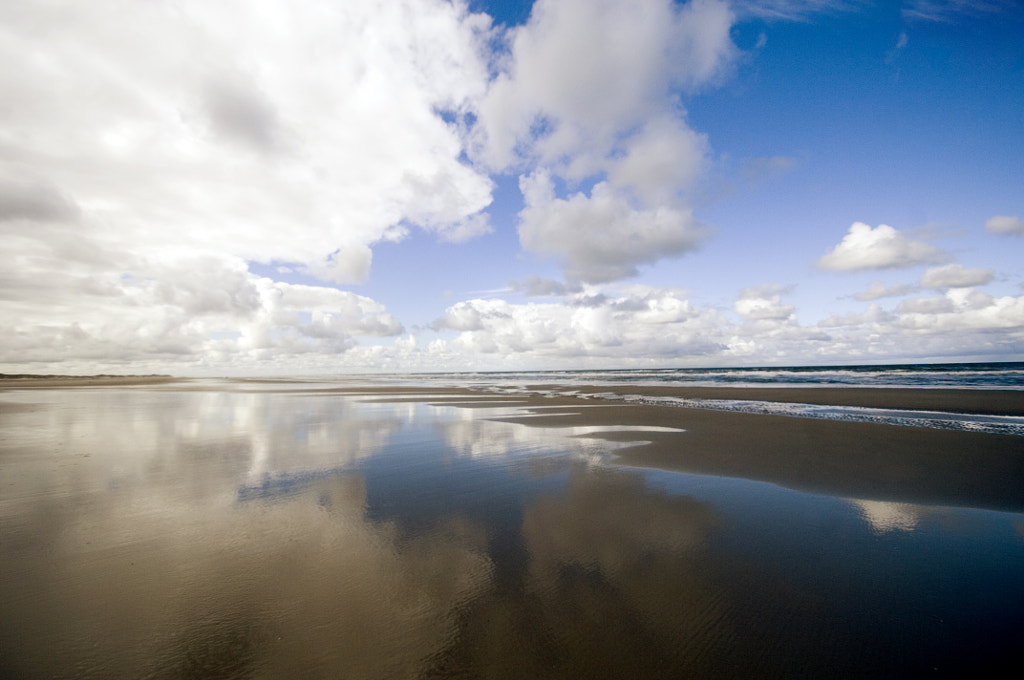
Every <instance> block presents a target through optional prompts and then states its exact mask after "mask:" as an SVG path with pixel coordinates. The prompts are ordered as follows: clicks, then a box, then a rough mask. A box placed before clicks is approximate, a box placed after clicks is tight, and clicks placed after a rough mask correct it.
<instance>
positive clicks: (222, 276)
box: [0, 0, 1024, 376]
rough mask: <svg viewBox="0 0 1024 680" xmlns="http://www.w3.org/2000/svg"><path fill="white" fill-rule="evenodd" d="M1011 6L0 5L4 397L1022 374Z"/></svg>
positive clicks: (1022, 54)
mask: <svg viewBox="0 0 1024 680" xmlns="http://www.w3.org/2000/svg"><path fill="white" fill-rule="evenodd" d="M1021 36H1024V6H1022V5H1021V4H1020V3H1018V2H1015V1H1014V0H1005V1H1003V0H978V1H976V2H971V1H968V0H904V1H903V2H883V1H882V0H818V1H815V2H811V1H800V0H767V1H765V2H754V1H753V0H733V1H727V0H689V2H673V1H672V0H647V1H645V2H638V1H636V0H632V1H630V0H536V1H535V2H529V1H526V0H521V1H512V0H505V1H499V0H493V1H488V0H468V1H467V0H454V1H449V0H347V1H345V0H287V1H286V0H219V1H218V2H208V1H206V0H146V1H143V0H118V1H114V0H94V1H90V2H87V3H86V2H79V1H77V0H22V1H19V2H7V3H0V256H2V258H3V259H2V266H0V328H3V330H4V339H3V341H2V342H0V372H5V373H70V374H78V373H84V374H91V373H170V374H174V375H182V376H233V375H239V376H241V375H333V374H344V373H365V372H419V371H431V372H446V371H482V370H488V371H489V370H498V371H504V370H508V371H514V370H544V369H599V368H634V367H635V368H655V367H657V368H674V367H718V366H771V365H786V366H792V365H836V364H865V363H867V364H886V363H901V362H946V361H1020V360H1024V160H1022V159H1024V40H1022V39H1021Z"/></svg>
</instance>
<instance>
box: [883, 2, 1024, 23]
mask: <svg viewBox="0 0 1024 680" xmlns="http://www.w3.org/2000/svg"><path fill="white" fill-rule="evenodd" d="M1017 9H1019V5H1018V3H1017V2H1016V0H908V1H907V2H906V3H904V6H903V8H902V10H901V12H902V14H903V16H904V17H905V18H907V19H921V20H925V21H941V22H950V21H953V20H954V19H955V18H956V17H958V16H961V15H967V16H979V15H985V14H990V15H991V14H999V13H1002V12H1008V11H1015V10H1017Z"/></svg>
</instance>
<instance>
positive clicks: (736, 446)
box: [346, 385, 1024, 512]
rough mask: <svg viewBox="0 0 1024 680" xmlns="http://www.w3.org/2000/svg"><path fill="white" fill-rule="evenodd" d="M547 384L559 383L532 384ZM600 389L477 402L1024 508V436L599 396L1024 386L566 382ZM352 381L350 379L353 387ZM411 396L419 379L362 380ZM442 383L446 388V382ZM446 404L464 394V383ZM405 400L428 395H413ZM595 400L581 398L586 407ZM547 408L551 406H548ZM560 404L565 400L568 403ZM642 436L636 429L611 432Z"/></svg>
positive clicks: (645, 449) (878, 494) (660, 453)
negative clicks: (408, 384)
mask: <svg viewBox="0 0 1024 680" xmlns="http://www.w3.org/2000/svg"><path fill="white" fill-rule="evenodd" d="M527 389H529V390H537V391H547V390H551V389H554V386H550V385H535V386H529V387H528V388H527ZM557 389H558V390H559V391H560V392H567V391H573V392H577V393H579V394H581V395H587V396H588V397H589V398H587V399H581V398H578V397H572V396H570V397H564V396H563V397H544V396H537V395H535V394H533V395H509V396H507V397H497V396H496V397H495V398H494V400H488V399H487V398H486V397H484V396H483V395H481V393H479V392H470V391H467V392H466V393H467V395H468V394H472V395H475V397H474V400H473V401H468V402H462V403H461V405H462V406H465V407H478V408H484V407H494V406H500V405H506V406H507V405H512V404H515V403H517V404H518V405H519V406H521V407H522V408H524V409H526V411H527V412H528V413H529V417H507V418H502V420H504V421H505V422H514V423H519V424H522V425H526V426H530V427H593V426H597V425H623V426H637V427H664V428H679V429H683V430H685V432H682V433H671V432H669V433H666V432H650V433H646V434H645V435H644V438H645V439H647V440H649V441H646V442H644V443H642V444H639V445H637V446H633V447H630V448H627V449H623V450H620V451H618V455H619V457H620V459H621V461H622V462H623V463H625V464H629V465H638V466H645V467H655V468H659V469H664V470H675V471H682V472H688V473H692V474H699V475H715V476H727V477H740V478H743V479H751V480H757V481H765V482H771V483H773V484H779V485H781V486H785V487H788V488H793V489H798V490H801V491H809V492H812V493H821V494H826V495H833V496H848V497H856V498H866V499H873V500H879V501H900V502H912V503H922V504H930V505H950V506H961V507H977V508H987V509H994V510H1005V511H1012V512H1020V511H1024V441H1022V439H1021V438H1020V437H1015V436H1005V435H994V434H981V433H972V432H959V431H943V430H934V429H926V428H920V427H905V426H893V425H879V424H874V423H851V422H840V421H830V420H817V419H810V418H799V417H793V416H775V415H761V414H751V413H735V412H723V411H712V410H704V409H695V408H683V407H675V406H655V405H650V404H639V403H622V402H619V401H611V400H604V399H601V398H600V397H597V398H595V395H599V394H607V393H609V392H611V393H615V394H638V395H643V396H653V397H666V396H670V397H682V398H696V399H736V400H760V401H782V402H792V403H809V404H823V405H835V406H862V407H869V408H890V409H905V410H934V411H949V412H955V413H979V414H986V415H1024V391H1015V390H947V389H878V388H859V389H858V388H827V387H826V388H726V387H722V388H718V387H707V388H701V387H687V388H681V387H648V386H639V387H638V386H632V385H626V386H618V387H607V386H602V387H589V386H579V387H577V386H572V387H566V386H557ZM346 391H347V390H346ZM359 391H360V392H362V393H367V394H379V395H390V398H391V399H399V398H403V397H399V396H398V395H402V394H404V393H406V392H407V391H410V390H409V388H374V389H371V390H365V389H362V390H359ZM440 392H442V391H439V392H438V393H440ZM443 392H444V393H446V394H448V395H449V396H447V397H446V398H445V399H444V400H440V399H436V400H434V401H438V402H439V403H442V402H443V403H453V404H457V403H460V402H459V398H458V395H459V394H461V393H462V390H460V389H450V390H444V391H443ZM404 398H405V399H417V397H411V396H406V397H404ZM584 405H585V406H586V408H578V407H580V406H584ZM536 407H542V408H539V409H538V408H536ZM552 407H563V408H562V411H561V413H559V412H557V411H555V412H553V411H552ZM600 436H602V437H604V438H607V439H611V440H616V439H619V440H625V441H630V440H634V439H636V435H635V434H632V433H623V434H616V433H607V434H604V435H600Z"/></svg>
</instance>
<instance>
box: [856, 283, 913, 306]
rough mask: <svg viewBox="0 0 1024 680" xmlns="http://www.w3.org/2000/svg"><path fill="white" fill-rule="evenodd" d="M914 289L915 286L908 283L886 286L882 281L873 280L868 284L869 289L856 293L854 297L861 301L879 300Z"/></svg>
mask: <svg viewBox="0 0 1024 680" xmlns="http://www.w3.org/2000/svg"><path fill="white" fill-rule="evenodd" d="M913 291H914V287H913V286H911V285H909V284H906V283H896V284H893V285H891V286H886V285H885V283H883V282H882V281H872V282H871V283H869V284H868V289H867V290H865V291H863V292H861V293H855V294H854V296H853V297H854V299H856V300H860V301H861V302H868V301H870V300H878V299H880V298H884V297H898V296H900V295H906V294H907V293H911V292H913Z"/></svg>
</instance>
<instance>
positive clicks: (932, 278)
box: [921, 264, 995, 288]
mask: <svg viewBox="0 0 1024 680" xmlns="http://www.w3.org/2000/svg"><path fill="white" fill-rule="evenodd" d="M994 276H995V274H994V272H993V271H992V270H991V269H980V268H970V269H968V268H967V267H964V266H963V265H962V264H947V265H944V266H942V267H932V268H930V269H928V270H927V271H925V273H924V274H922V275H921V287H922V288H969V287H971V286H984V285H985V284H987V283H991V282H992V279H993V277H994Z"/></svg>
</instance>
